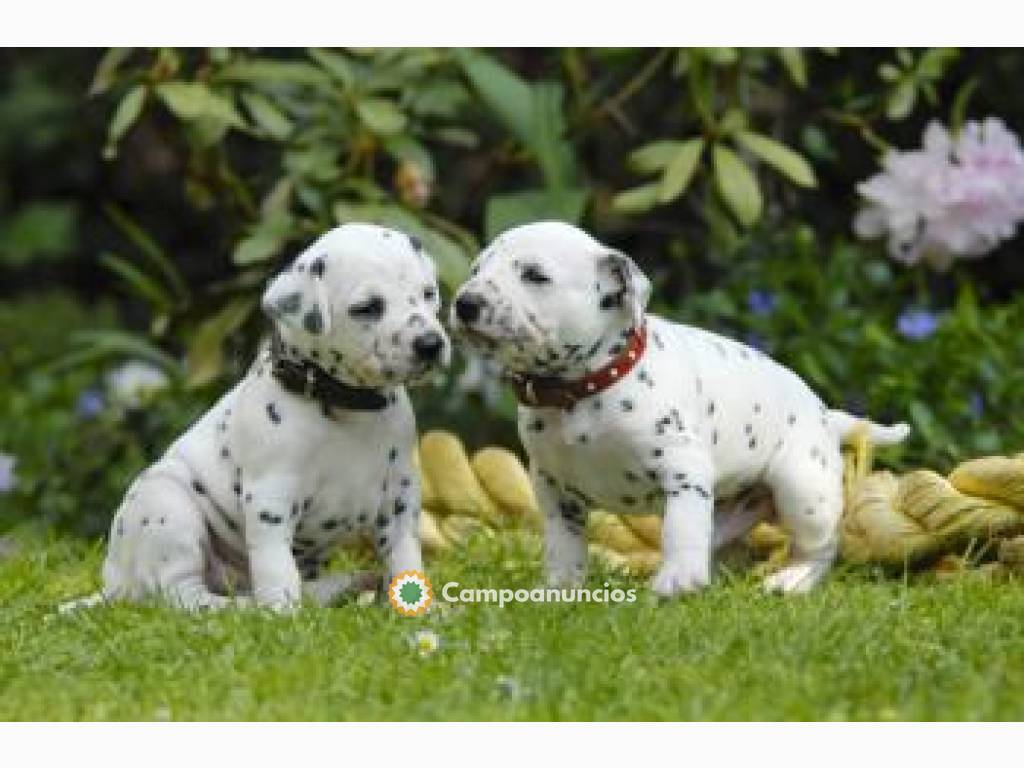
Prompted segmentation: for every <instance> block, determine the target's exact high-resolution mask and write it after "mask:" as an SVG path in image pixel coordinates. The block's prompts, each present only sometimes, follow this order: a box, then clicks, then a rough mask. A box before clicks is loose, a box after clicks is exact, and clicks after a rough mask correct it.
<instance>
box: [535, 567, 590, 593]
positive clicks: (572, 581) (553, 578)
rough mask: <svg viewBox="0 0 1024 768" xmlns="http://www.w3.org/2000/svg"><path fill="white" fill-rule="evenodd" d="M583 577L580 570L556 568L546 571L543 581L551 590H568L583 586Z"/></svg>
mask: <svg viewBox="0 0 1024 768" xmlns="http://www.w3.org/2000/svg"><path fill="white" fill-rule="evenodd" d="M585 576H586V574H584V572H583V569H582V568H557V569H552V570H549V571H548V573H547V577H546V578H545V581H546V583H547V586H549V587H551V588H553V589H570V588H573V587H580V586H583V581H584V578H585Z"/></svg>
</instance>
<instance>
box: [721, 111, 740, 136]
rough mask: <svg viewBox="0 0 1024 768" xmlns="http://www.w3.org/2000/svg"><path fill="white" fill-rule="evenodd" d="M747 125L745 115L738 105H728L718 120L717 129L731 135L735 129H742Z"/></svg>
mask: <svg viewBox="0 0 1024 768" xmlns="http://www.w3.org/2000/svg"><path fill="white" fill-rule="evenodd" d="M746 127H747V115H746V113H745V112H744V111H743V110H742V109H739V108H738V107H730V108H729V109H727V110H726V111H725V114H724V115H722V119H721V120H720V121H719V122H718V130H719V131H720V132H721V133H722V134H723V135H726V136H731V135H732V134H734V133H736V132H737V131H742V130H744V129H745V128H746Z"/></svg>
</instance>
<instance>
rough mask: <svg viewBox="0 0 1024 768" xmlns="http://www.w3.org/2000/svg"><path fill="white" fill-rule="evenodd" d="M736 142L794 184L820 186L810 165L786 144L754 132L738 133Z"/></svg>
mask: <svg viewBox="0 0 1024 768" xmlns="http://www.w3.org/2000/svg"><path fill="white" fill-rule="evenodd" d="M736 141H737V142H738V143H739V144H740V145H741V146H742V147H743V148H745V149H746V150H748V151H749V152H750V153H751V154H753V155H756V156H757V157H759V158H761V159H762V160H764V161H765V162H766V163H768V165H770V166H772V167H773V168H774V169H775V170H777V171H778V172H779V173H781V174H782V175H783V176H785V177H786V178H788V179H789V180H790V181H792V182H793V183H794V184H797V185H799V186H801V187H816V186H817V185H818V181H817V179H816V178H815V177H814V169H813V168H811V165H810V163H808V162H807V161H806V160H805V159H804V158H803V157H802V156H801V155H800V154H799V153H797V152H795V151H793V150H792V149H790V148H789V147H787V146H786V145H785V144H782V143H780V142H778V141H775V139H770V138H768V137H767V136H762V135H761V134H759V133H753V132H752V131H741V132H739V133H737V134H736Z"/></svg>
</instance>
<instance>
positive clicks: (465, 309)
mask: <svg viewBox="0 0 1024 768" xmlns="http://www.w3.org/2000/svg"><path fill="white" fill-rule="evenodd" d="M483 305H484V299H483V296H481V295H479V294H477V293H464V294H462V295H461V296H459V298H457V299H456V300H455V316H456V317H458V318H459V320H461V321H462V322H464V323H474V322H476V321H477V320H478V319H479V317H480V309H481V308H482V307H483Z"/></svg>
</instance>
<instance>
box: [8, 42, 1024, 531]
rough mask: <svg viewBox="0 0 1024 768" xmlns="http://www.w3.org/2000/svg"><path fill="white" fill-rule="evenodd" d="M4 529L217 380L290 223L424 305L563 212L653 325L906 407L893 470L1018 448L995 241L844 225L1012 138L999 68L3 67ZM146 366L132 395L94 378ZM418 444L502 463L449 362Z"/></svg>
mask: <svg viewBox="0 0 1024 768" xmlns="http://www.w3.org/2000/svg"><path fill="white" fill-rule="evenodd" d="M0 64H2V66H0V93H2V96H0V171H2V172H0V179H2V180H0V275H2V277H3V280H2V283H0V285H2V287H0V291H2V293H0V296H2V303H0V349H2V350H3V352H2V356H0V452H2V453H6V454H10V455H13V456H15V457H16V459H17V464H16V468H15V475H16V482H14V483H13V485H12V487H11V488H9V489H8V490H7V491H6V492H3V491H0V516H3V518H4V519H6V520H8V521H14V520H23V519H26V518H31V519H38V518H41V519H44V520H47V521H53V522H58V523H60V524H62V525H68V526H72V527H74V528H76V529H78V530H81V531H84V532H89V533H96V532H99V531H102V530H103V528H104V527H105V525H106V521H107V520H108V519H109V515H110V512H111V511H112V508H113V505H114V504H115V503H116V501H117V498H118V497H119V496H120V494H121V492H122V491H123V488H124V486H125V484H126V483H127V481H128V480H129V479H130V477H131V476H132V475H133V474H134V473H135V472H137V471H138V469H139V468H140V467H141V466H142V465H143V464H144V463H146V462H148V461H151V460H152V459H154V458H155V457H156V456H158V455H159V454H160V453H161V452H162V450H163V449H164V448H165V447H166V445H167V444H168V443H169V441H170V440H171V439H172V438H173V437H174V436H175V435H176V434H178V433H179V432H180V431H181V430H182V429H183V428H184V426H185V425H187V424H188V423H189V422H190V421H191V420H192V419H193V418H195V416H196V415H197V414H199V413H201V412H202V411H203V409H204V408H205V407H207V406H208V404H209V403H210V402H211V401H212V400H213V399H214V398H216V396H217V395H218V394H219V393H221V392H222V391H223V390H224V389H225V387H226V386H227V385H228V384H229V382H231V381H232V380H234V379H235V378H237V377H238V376H239V375H240V372H241V371H242V370H243V368H244V366H245V365H246V363H247V361H248V358H249V356H250V355H251V354H252V350H253V349H254V346H255V344H256V342H257V340H258V338H259V335H260V333H261V332H262V331H263V330H264V325H263V321H262V319H261V318H260V317H259V314H258V311H257V302H256V299H257V297H258V295H259V292H260V290H261V287H262V285H263V284H264V282H265V281H266V279H267V277H268V276H269V275H270V274H272V273H273V272H275V271H276V270H278V269H280V268H281V266H282V265H283V264H285V263H286V262H287V261H288V260H289V259H290V258H291V257H292V256H293V255H294V254H295V253H296V252H297V251H298V250H299V249H300V248H301V247H302V245H303V243H306V242H308V241H309V240H310V239H312V238H313V237H315V235H316V234H317V233H319V232H321V231H322V230H324V229H327V228H328V227H330V226H333V225H335V224H337V223H339V222H345V221H352V220H372V221H378V222H381V223H385V224H390V225H393V226H396V227H399V228H401V229H404V230H407V231H409V232H413V233H415V234H417V235H418V236H419V237H420V238H421V239H422V240H423V242H424V243H425V245H426V247H427V249H428V250H429V251H430V252H431V253H432V255H433V256H434V257H435V258H436V259H437V262H438V266H439V269H440V273H441V276H442V280H443V282H444V286H445V288H446V290H447V291H448V292H450V290H451V288H452V287H453V286H455V285H456V284H457V283H458V282H459V281H460V279H461V278H462V277H463V275H464V274H465V272H466V268H467V264H468V261H469V259H470V258H472V256H473V255H474V254H475V252H476V251H477V249H478V248H479V247H481V245H482V244H484V243H486V242H487V241H488V240H489V239H490V238H492V237H493V236H494V235H495V234H496V233H498V232H500V231H501V230H502V229H504V228H506V227H508V226H510V225H512V224H515V223H518V222H521V221H527V220H531V219H536V218H561V219H565V220H569V221H573V222H577V223H580V224H581V225H582V226H584V227H585V228H587V229H588V230H590V231H592V232H593V233H594V234H595V235H596V236H598V237H599V238H602V239H604V240H607V241H611V242H614V243H615V244H616V245H617V246H618V247H620V248H622V249H624V250H626V251H627V252H630V253H631V254H632V255H633V256H634V257H636V258H637V260H638V261H639V262H640V264H641V265H642V266H643V268H644V269H645V270H646V271H647V272H648V273H649V274H650V275H651V276H652V278H653V280H654V283H655V302H654V304H655V306H654V308H655V310H656V311H658V312H661V313H663V314H665V315H667V316H669V317H672V318H676V319H678V320H681V321H687V322H693V323H696V324H699V325H702V326H704V327H707V328H711V329H714V330H718V331H721V332H724V333H727V334H729V335H732V336H735V337H737V338H740V339H743V340H745V341H747V342H748V343H752V344H755V345H757V346H759V347H762V348H764V349H765V350H766V351H768V352H770V353H771V354H773V355H775V356H776V357H777V358H778V359H780V360H781V361H783V362H784V363H786V364H787V365H790V366H792V367H793V368H795V369H796V370H797V371H798V372H799V373H800V374H801V375H803V376H804V377H806V378H807V380H808V381H809V382H810V383H811V385H812V386H813V387H814V388H815V389H816V390H817V391H818V392H819V393H820V394H822V395H823V396H824V397H825V398H826V399H827V400H829V401H830V402H831V403H833V404H835V405H837V406H842V407H845V408H847V409H849V410H852V411H855V412H864V413H870V414H871V415H872V416H875V417H877V418H880V419H908V420H910V421H911V422H912V424H913V426H914V427H915V432H914V437H913V439H912V440H911V441H910V442H909V443H908V444H907V446H906V447H905V448H904V449H902V450H900V451H897V452H891V453H888V454H887V458H888V460H890V461H891V462H893V463H895V464H896V465H911V464H914V465H917V464H924V465H929V466H934V467H936V468H939V469H941V468H944V467H947V466H948V465H950V464H951V463H953V462H954V461H956V460H957V459H959V458H961V457H964V456H967V455H974V454H979V453H991V452H1001V451H1015V450H1017V451H1019V450H1021V449H1022V448H1024V365H1022V361H1024V339H1022V334H1021V333H1020V329H1021V328H1022V327H1024V293H1022V292H1021V290H1020V289H1021V286H1022V285H1024V260H1022V259H1021V258H1020V255H1019V249H1020V245H1021V240H1020V238H1019V237H1018V238H1017V239H1015V240H1012V241H1010V242H1008V243H1005V244H1004V245H1003V246H1001V247H1000V248H999V249H998V250H997V251H996V252H995V253H993V254H992V255H991V256H989V257H988V258H987V259H985V260H983V261H978V262H973V263H969V264H958V265H957V266H955V267H954V269H953V270H952V271H950V272H948V273H945V274H933V273H928V272H925V271H922V270H921V269H907V268H904V267H901V266H899V265H897V264H895V263H893V262H891V261H890V260H889V259H888V257H887V256H886V255H885V253H884V252H883V251H882V250H881V249H880V248H879V247H878V246H876V245H875V244H865V243H860V242H857V241H855V240H854V239H853V236H852V234H851V229H850V222H851V219H852V217H853V215H854V213H855V211H856V207H857V199H856V193H855V185H856V183H857V182H859V181H861V180H863V179H864V178H866V177H867V176H869V175H870V174H872V173H873V172H874V171H875V170H876V169H877V167H878V159H879V156H880V154H881V153H882V152H883V151H884V149H885V148H886V147H887V146H894V147H913V146H917V144H918V143H919V140H920V135H921V130H922V128H923V126H924V125H925V124H926V123H927V122H928V121H929V120H931V119H939V120H941V121H942V122H945V123H947V124H950V125H951V126H952V127H953V128H954V129H955V128H956V127H957V126H958V125H961V124H962V123H963V121H964V120H965V119H966V118H967V117H979V116H984V115H988V114H996V115H999V116H1001V117H1002V118H1003V119H1004V120H1005V121H1006V122H1007V124H1008V125H1009V126H1010V128H1011V129H1014V130H1016V131H1017V132H1018V133H1019V132H1021V131H1022V129H1024V96H1022V95H1020V90H1019V88H1018V87H1017V86H1018V85H1019V82H1020V78H1021V75H1022V73H1024V54H1022V53H1021V52H1020V51H1000V50H988V51H973V50H966V49H965V50H955V49H927V50H891V49H884V50H883V49H878V50H851V51H836V50H797V49H743V50H739V49H729V48H717V49H686V50H670V49H658V50H636V49H621V50H618V49H617V50H604V49H588V50H580V49H565V50H562V49H548V50H529V51H527V50H505V51H494V50H491V51H480V50H424V49H406V50H331V51H327V50H308V51H306V50H248V49H247V50H226V49H211V50H198V49H173V50H172V49H162V50H127V49H113V50H109V51H89V50H74V51H72V50H69V51H62V50H53V51H35V52H15V51H7V52H0ZM138 359H142V360H146V361H148V362H150V363H152V364H153V365H156V366H158V367H160V368H161V369H163V370H164V371H165V372H166V374H167V376H168V377H169V382H170V385H169V387H168V388H167V389H166V390H164V391H163V392H161V393H159V394H157V395H154V396H153V397H152V398H151V399H150V400H149V401H148V403H147V406H146V407H144V408H143V407H138V406H137V405H132V404H125V403H118V402H116V401H115V398H114V397H113V396H112V394H111V392H110V391H109V387H108V386H107V385H106V384H105V381H106V378H105V377H106V376H107V374H108V373H109V372H110V370H111V369H113V368H116V366H117V365H119V364H120V363H122V362H123V361H125V360H138ZM462 366H463V362H462V361H459V362H458V363H457V367H456V370H455V372H454V373H455V374H456V375H453V376H451V377H448V379H447V381H446V382H445V383H443V384H439V385H437V386H433V387H427V388H425V389H423V390H420V391H419V392H418V393H417V395H416V399H417V404H418V406H419V412H420V422H421V426H422V427H423V428H429V427H431V426H445V427H448V428H454V429H456V430H457V431H459V432H461V433H462V434H463V435H465V436H467V437H468V438H469V440H470V442H471V443H473V444H481V443H483V442H493V441H497V442H501V443H505V444H507V445H515V436H514V431H513V428H512V424H511V415H512V413H513V410H514V406H513V403H512V401H511V399H510V396H509V394H508V393H507V392H501V393H500V394H496V393H495V391H494V389H493V388H488V387H480V386H478V385H477V384H474V383H473V382H474V381H476V378H477V377H476V376H475V373H476V372H475V371H470V374H469V375H459V371H460V369H461V368H462Z"/></svg>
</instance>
